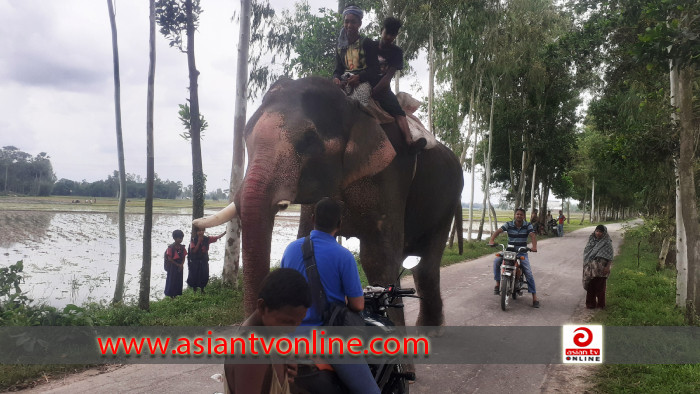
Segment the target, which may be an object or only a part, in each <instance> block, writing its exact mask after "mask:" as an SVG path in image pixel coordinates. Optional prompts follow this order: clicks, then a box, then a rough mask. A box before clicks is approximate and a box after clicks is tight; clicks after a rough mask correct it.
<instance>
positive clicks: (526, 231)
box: [489, 208, 540, 308]
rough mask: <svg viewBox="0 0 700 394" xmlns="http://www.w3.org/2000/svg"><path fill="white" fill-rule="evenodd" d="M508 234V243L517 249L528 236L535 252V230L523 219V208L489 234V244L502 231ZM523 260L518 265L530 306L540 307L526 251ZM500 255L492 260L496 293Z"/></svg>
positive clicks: (498, 285) (499, 272)
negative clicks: (513, 218)
mask: <svg viewBox="0 0 700 394" xmlns="http://www.w3.org/2000/svg"><path fill="white" fill-rule="evenodd" d="M504 231H505V232H506V233H507V234H508V244H509V245H513V246H515V249H516V250H517V249H518V248H520V247H525V246H527V238H528V236H529V237H530V240H532V247H531V248H530V249H531V250H532V251H533V252H537V237H535V230H534V229H533V228H532V225H531V224H530V223H528V222H526V221H525V210H524V209H523V208H518V209H516V210H515V220H513V221H510V222H507V223H505V224H504V225H503V226H501V228H499V229H498V230H496V231H494V233H493V234H491V239H490V240H489V245H493V242H494V240H495V239H496V237H498V236H499V235H500V234H501V233H502V232H504ZM524 256H525V260H522V261H521V263H520V266H521V267H522V269H523V273H524V274H525V278H527V287H528V290H527V291H528V292H529V293H531V294H532V306H533V307H535V308H539V307H540V302H539V301H537V293H536V291H535V278H534V277H533V276H532V269H530V260H529V259H528V257H527V253H525V254H524ZM502 260H503V258H502V257H496V259H495V260H494V261H493V277H494V279H495V280H496V287H495V288H494V293H495V294H498V289H499V288H500V285H501V270H500V266H501V261H502Z"/></svg>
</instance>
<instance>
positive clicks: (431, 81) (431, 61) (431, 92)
mask: <svg viewBox="0 0 700 394" xmlns="http://www.w3.org/2000/svg"><path fill="white" fill-rule="evenodd" d="M390 5H391V4H390ZM389 12H390V13H389V15H391V10H390V11H389ZM428 21H429V26H430V33H429V34H430V35H429V37H428V75H429V78H428V130H429V131H430V132H431V133H433V134H435V128H434V127H433V99H434V97H435V47H434V46H433V13H432V10H428ZM397 93H398V92H397Z"/></svg>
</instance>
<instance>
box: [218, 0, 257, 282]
mask: <svg viewBox="0 0 700 394" xmlns="http://www.w3.org/2000/svg"><path fill="white" fill-rule="evenodd" d="M250 15H251V0H241V15H240V20H239V22H238V23H239V25H238V31H239V32H238V58H237V65H236V104H235V106H236V108H235V110H234V117H233V163H232V164H231V183H230V185H229V202H233V199H234V197H235V196H236V193H238V190H239V189H240V187H241V183H242V182H243V172H244V170H245V169H244V168H243V166H244V162H245V145H244V141H243V129H244V128H245V120H246V103H247V98H248V94H247V93H248V52H249V43H250ZM226 233H227V234H228V237H227V238H226V245H225V252H224V270H223V273H222V277H223V280H224V283H227V284H233V285H237V284H238V267H239V265H240V264H239V259H240V248H241V219H240V218H239V216H238V215H236V217H235V218H234V219H233V220H231V221H230V222H228V224H227V225H226Z"/></svg>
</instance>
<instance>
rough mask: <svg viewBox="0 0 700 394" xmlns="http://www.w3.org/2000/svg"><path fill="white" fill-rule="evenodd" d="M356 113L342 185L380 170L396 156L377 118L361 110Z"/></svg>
mask: <svg viewBox="0 0 700 394" xmlns="http://www.w3.org/2000/svg"><path fill="white" fill-rule="evenodd" d="M354 112H355V114H354V115H355V117H354V119H356V120H355V122H353V123H352V126H351V128H350V134H349V136H348V142H347V145H346V146H345V152H344V155H343V187H346V186H348V185H349V184H351V183H353V182H355V181H356V180H358V179H361V178H364V177H368V176H372V175H375V174H377V173H379V172H381V171H382V170H383V169H385V168H386V167H387V166H388V165H389V163H391V161H392V160H394V157H396V151H395V150H394V147H393V146H392V145H391V141H389V139H388V138H387V136H386V134H385V133H384V130H383V129H382V128H381V126H380V125H379V124H378V123H377V121H376V120H375V119H374V118H372V117H370V116H368V115H367V114H365V113H364V112H362V111H361V110H357V111H354Z"/></svg>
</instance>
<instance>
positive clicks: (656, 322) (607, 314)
mask: <svg viewBox="0 0 700 394" xmlns="http://www.w3.org/2000/svg"><path fill="white" fill-rule="evenodd" d="M639 241H641V243H639ZM638 244H639V246H640V249H639V251H640V253H639V259H638V258H637V245H638ZM659 249H660V245H655V244H653V243H651V242H648V238H647V237H645V236H644V231H642V230H641V229H633V230H630V231H627V233H626V234H625V239H624V243H623V244H622V247H621V250H620V254H619V255H618V256H617V257H616V258H615V260H614V265H613V268H612V273H611V275H610V278H609V279H608V285H607V297H606V305H607V307H606V308H607V309H606V310H604V311H600V312H598V313H596V315H594V316H593V320H592V323H600V324H603V325H607V326H683V325H685V323H684V317H683V311H681V310H680V309H679V308H677V307H676V306H675V301H676V299H675V297H676V291H675V290H676V272H675V269H672V268H667V269H664V270H661V271H657V270H656V264H657V257H658V251H659ZM594 382H595V386H594V390H595V392H601V393H619V392H624V393H691V392H697V389H698V387H700V365H697V364H694V365H688V364H679V365H663V364H649V365H620V364H604V365H603V366H601V367H600V369H599V370H598V372H597V374H596V376H595V380H594Z"/></svg>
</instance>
